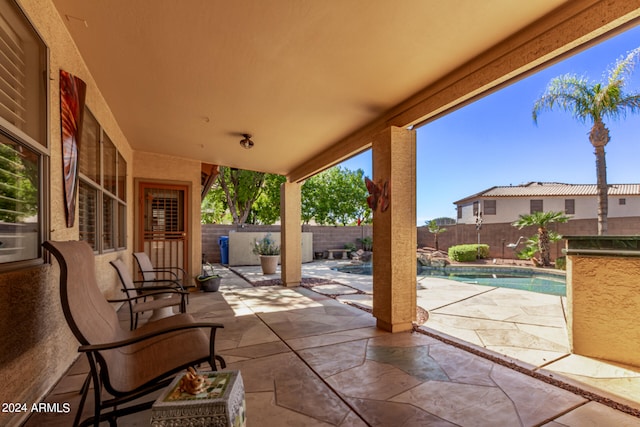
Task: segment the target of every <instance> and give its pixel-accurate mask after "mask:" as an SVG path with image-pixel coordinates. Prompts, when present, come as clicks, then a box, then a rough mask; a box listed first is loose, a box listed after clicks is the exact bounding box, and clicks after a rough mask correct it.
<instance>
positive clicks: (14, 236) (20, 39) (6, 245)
mask: <svg viewBox="0 0 640 427" xmlns="http://www.w3.org/2000/svg"><path fill="white" fill-rule="evenodd" d="M46 73H47V62H46V47H45V45H44V43H43V42H42V40H41V39H40V38H39V37H38V35H37V33H36V32H35V31H34V29H33V27H32V26H31V24H30V23H29V21H28V20H27V18H26V17H25V15H24V14H23V13H22V11H21V10H20V9H19V7H18V6H17V5H16V3H15V2H13V1H9V0H0V269H2V270H9V269H13V268H21V267H22V266H23V265H25V264H27V265H31V264H33V263H35V262H41V260H42V251H41V249H40V244H41V243H42V241H43V240H44V238H45V233H46V232H45V231H44V230H45V227H44V226H43V223H44V219H45V217H46V215H45V212H46V209H45V208H46V206H44V201H45V199H44V197H43V191H42V189H43V187H44V186H46V185H47V184H46V179H47V177H45V176H44V170H45V165H46V164H48V161H47V160H48V158H47V155H46V151H45V150H44V149H43V147H46V141H47V138H46V132H47V128H46V120H45V117H46V111H47V92H48V88H47V86H46V84H42V76H43V75H46Z"/></svg>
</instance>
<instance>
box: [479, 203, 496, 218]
mask: <svg viewBox="0 0 640 427" xmlns="http://www.w3.org/2000/svg"><path fill="white" fill-rule="evenodd" d="M482 204H483V205H484V208H483V209H484V212H483V214H485V215H495V214H496V213H497V208H496V201H495V200H485V201H483V202H482Z"/></svg>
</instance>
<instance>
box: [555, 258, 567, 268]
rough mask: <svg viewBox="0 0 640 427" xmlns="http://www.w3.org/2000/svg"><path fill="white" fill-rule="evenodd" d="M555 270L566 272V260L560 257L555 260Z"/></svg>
mask: <svg viewBox="0 0 640 427" xmlns="http://www.w3.org/2000/svg"><path fill="white" fill-rule="evenodd" d="M556 268H557V269H558V270H566V269H567V258H566V257H563V256H561V257H560V258H556Z"/></svg>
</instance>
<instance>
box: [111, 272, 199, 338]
mask: <svg viewBox="0 0 640 427" xmlns="http://www.w3.org/2000/svg"><path fill="white" fill-rule="evenodd" d="M109 263H110V264H111V265H112V266H113V268H114V269H115V270H116V272H117V273H118V277H119V278H120V283H121V285H122V292H124V293H126V295H127V297H126V298H121V299H110V300H108V301H109V302H113V303H118V302H126V303H127V304H128V305H129V316H130V317H129V319H130V322H129V329H130V330H134V329H136V328H137V327H138V318H139V315H140V313H141V312H143V311H144V310H145V309H147V308H148V307H145V305H146V306H149V305H152V304H145V303H146V302H147V297H155V296H160V295H163V294H164V295H166V294H179V295H180V313H186V312H187V305H186V302H185V297H188V295H189V292H188V291H185V290H181V285H180V283H178V282H176V281H175V280H157V281H156V282H154V283H163V282H165V283H171V284H170V285H166V286H159V285H157V286H144V287H143V285H144V283H145V281H143V280H132V279H131V276H130V275H129V274H127V273H126V272H125V271H123V270H122V268H120V267H119V266H118V265H117V264H116V262H115V261H110V262H109ZM125 274H126V277H125V276H124V275H125ZM128 281H129V282H130V283H131V284H132V285H133V286H134V288H133V289H132V288H130V287H129V286H127V282H128ZM138 284H139V285H140V286H137V285H138ZM134 293H135V295H132V294H134ZM139 300H142V302H139ZM136 305H137V306H138V307H136V308H142V310H136V311H134V307H135V306H136ZM170 305H175V304H170ZM148 309H153V308H148Z"/></svg>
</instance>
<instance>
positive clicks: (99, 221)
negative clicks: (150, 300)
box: [79, 107, 127, 252]
mask: <svg viewBox="0 0 640 427" xmlns="http://www.w3.org/2000/svg"><path fill="white" fill-rule="evenodd" d="M81 141H82V142H81V144H82V148H81V149H80V164H79V166H80V200H79V223H80V239H81V240H86V241H87V242H88V243H89V244H90V245H91V247H92V248H93V249H94V250H95V251H96V252H104V251H110V250H115V249H124V248H126V246H127V232H126V225H127V202H126V200H127V194H126V189H127V185H126V182H127V162H126V161H125V160H124V157H123V156H122V154H120V152H119V151H118V149H117V148H116V146H115V144H114V143H113V141H111V138H109V136H108V135H107V134H106V133H105V132H104V130H103V129H102V127H101V126H100V123H99V122H98V120H97V119H96V118H95V116H94V115H93V114H92V113H91V111H89V109H88V108H86V107H85V112H84V122H83V125H82V140H81Z"/></svg>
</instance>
